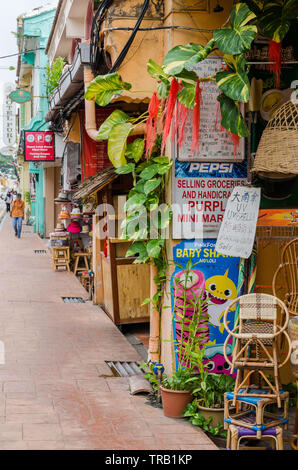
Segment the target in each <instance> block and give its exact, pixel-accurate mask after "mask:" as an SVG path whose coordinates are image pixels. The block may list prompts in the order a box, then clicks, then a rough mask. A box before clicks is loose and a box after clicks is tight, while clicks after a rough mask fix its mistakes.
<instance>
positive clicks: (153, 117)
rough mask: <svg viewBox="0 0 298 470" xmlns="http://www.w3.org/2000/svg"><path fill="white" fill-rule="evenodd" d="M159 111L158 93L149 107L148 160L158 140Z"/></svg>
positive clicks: (147, 127)
mask: <svg viewBox="0 0 298 470" xmlns="http://www.w3.org/2000/svg"><path fill="white" fill-rule="evenodd" d="M158 110H159V100H158V98H157V94H156V92H154V93H153V95H152V98H151V100H150V103H149V106H148V112H149V117H148V119H147V122H146V133H147V140H146V157H147V160H148V158H149V156H150V154H151V151H152V147H153V144H154V142H155V139H156V126H157V115H158Z"/></svg>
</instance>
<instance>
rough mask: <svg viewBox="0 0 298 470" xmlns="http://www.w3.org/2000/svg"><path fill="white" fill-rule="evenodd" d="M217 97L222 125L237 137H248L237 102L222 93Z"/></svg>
mask: <svg viewBox="0 0 298 470" xmlns="http://www.w3.org/2000/svg"><path fill="white" fill-rule="evenodd" d="M217 99H218V101H219V103H220V111H221V118H222V120H221V124H222V126H223V127H224V128H225V129H227V130H228V131H229V132H232V133H233V134H236V135H238V136H239V137H248V136H249V130H248V128H247V125H246V123H245V120H244V118H243V116H242V114H241V111H240V108H239V105H238V103H235V101H234V100H232V99H231V98H229V97H228V96H226V95H224V94H223V93H222V94H221V95H219V96H218V97H217Z"/></svg>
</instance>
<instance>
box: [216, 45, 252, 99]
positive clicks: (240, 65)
mask: <svg viewBox="0 0 298 470" xmlns="http://www.w3.org/2000/svg"><path fill="white" fill-rule="evenodd" d="M224 59H225V63H226V64H227V67H228V69H227V70H222V71H221V72H217V74H216V83H217V86H218V88H220V90H221V91H223V93H225V95H226V96H228V97H229V98H231V99H232V100H235V101H241V102H242V103H247V102H248V100H249V95H250V87H249V80H248V76H247V73H246V69H245V66H246V60H245V59H244V57H243V56H242V55H241V54H240V55H236V56H232V55H225V56H224Z"/></svg>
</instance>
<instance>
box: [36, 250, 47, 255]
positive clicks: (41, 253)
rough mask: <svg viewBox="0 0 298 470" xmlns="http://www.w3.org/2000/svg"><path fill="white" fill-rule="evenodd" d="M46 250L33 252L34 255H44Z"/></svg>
mask: <svg viewBox="0 0 298 470" xmlns="http://www.w3.org/2000/svg"><path fill="white" fill-rule="evenodd" d="M46 252H47V250H34V253H35V254H36V255H45V254H46Z"/></svg>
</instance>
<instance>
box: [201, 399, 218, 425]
mask: <svg viewBox="0 0 298 470" xmlns="http://www.w3.org/2000/svg"><path fill="white" fill-rule="evenodd" d="M198 411H199V412H200V413H201V414H202V415H203V416H204V418H206V419H208V418H209V417H210V416H211V418H212V421H210V424H211V426H217V424H218V423H220V424H222V425H223V424H224V408H206V407H205V406H201V405H200V401H199V402H198Z"/></svg>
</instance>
